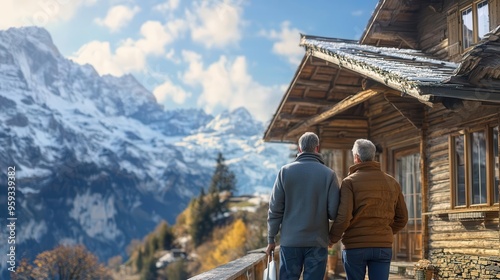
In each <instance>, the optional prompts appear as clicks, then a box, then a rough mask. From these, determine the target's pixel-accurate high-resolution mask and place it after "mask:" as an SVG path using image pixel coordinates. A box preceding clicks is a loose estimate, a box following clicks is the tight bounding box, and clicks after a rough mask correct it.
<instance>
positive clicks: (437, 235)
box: [424, 102, 500, 258]
mask: <svg viewBox="0 0 500 280" xmlns="http://www.w3.org/2000/svg"><path fill="white" fill-rule="evenodd" d="M467 106H469V107H470V108H467ZM497 108H498V109H497ZM498 112H500V107H492V106H486V107H483V106H479V103H476V102H469V103H466V108H464V109H463V110H462V111H460V112H452V111H450V110H447V109H446V108H444V107H443V106H441V105H435V107H434V108H432V109H429V110H428V112H427V120H428V122H427V123H428V129H427V132H426V135H425V138H426V139H425V141H426V147H427V148H426V150H425V155H424V156H425V158H426V164H427V166H428V174H426V176H427V178H428V184H429V186H428V190H429V191H428V194H427V195H428V211H429V214H428V216H429V219H428V234H429V244H428V248H429V250H430V251H431V252H432V251H436V250H437V251H439V252H445V253H453V254H464V255H482V256H499V255H500V254H499V248H500V240H499V228H498V225H499V219H498V211H496V212H487V216H486V218H485V219H484V220H479V221H473V222H464V221H453V220H450V219H449V217H448V213H453V210H452V209H451V187H450V161H449V144H448V143H449V135H450V134H453V133H456V132H458V131H460V130H461V129H464V128H468V127H477V126H478V125H482V124H484V125H486V124H488V123H492V122H493V123H497V124H498ZM496 207H497V208H498V206H496ZM489 208H490V209H491V207H489ZM465 211H466V210H465ZM431 258H432V256H431Z"/></svg>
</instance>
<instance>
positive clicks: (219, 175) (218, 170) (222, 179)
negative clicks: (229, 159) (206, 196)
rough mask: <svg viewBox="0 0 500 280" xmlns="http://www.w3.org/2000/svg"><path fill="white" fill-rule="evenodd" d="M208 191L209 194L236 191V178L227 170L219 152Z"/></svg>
mask: <svg viewBox="0 0 500 280" xmlns="http://www.w3.org/2000/svg"><path fill="white" fill-rule="evenodd" d="M208 189H209V192H210V193H213V192H222V191H229V192H234V191H235V190H236V177H235V175H234V173H233V172H232V171H231V170H229V167H228V166H227V165H226V163H225V159H224V156H222V153H220V152H219V154H218V156H217V164H216V166H215V171H214V174H213V175H212V181H211V183H210V187H209V188H208Z"/></svg>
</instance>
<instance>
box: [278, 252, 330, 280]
mask: <svg viewBox="0 0 500 280" xmlns="http://www.w3.org/2000/svg"><path fill="white" fill-rule="evenodd" d="M327 252H328V250H327V248H322V247H285V246H280V274H279V279H280V280H298V279H299V278H300V274H301V273H302V269H304V275H303V279H304V280H321V279H323V277H324V276H325V271H326V260H327Z"/></svg>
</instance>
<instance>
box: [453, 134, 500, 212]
mask: <svg viewBox="0 0 500 280" xmlns="http://www.w3.org/2000/svg"><path fill="white" fill-rule="evenodd" d="M495 127H497V129H498V128H500V127H499V125H498V124H490V125H483V126H480V127H475V128H470V129H463V130H460V131H458V132H456V133H453V134H450V135H449V141H448V143H449V155H448V156H449V160H450V165H449V166H450V193H451V209H470V208H484V207H489V206H495V205H498V204H499V203H498V202H497V201H494V198H495V194H494V193H493V192H494V191H495V162H494V160H495V157H494V155H493V152H494V147H493V132H494V128H495ZM481 131H482V132H485V135H486V165H485V167H486V202H485V203H480V204H473V203H472V191H473V188H472V187H473V186H472V158H471V157H472V148H471V137H472V133H475V132H481ZM497 133H499V132H497ZM457 136H463V137H464V143H463V146H464V165H465V166H464V172H465V174H464V176H465V179H464V182H465V204H464V205H456V202H457V199H456V194H457V185H456V184H457V182H456V178H457V177H456V176H457V173H456V169H457V168H456V167H457V163H456V157H455V151H456V150H455V149H456V145H455V138H456V137H457ZM497 137H498V135H497ZM497 139H498V138H497ZM499 142H500V141H499ZM497 144H499V143H497ZM499 158H500V157H499ZM499 161H500V160H499Z"/></svg>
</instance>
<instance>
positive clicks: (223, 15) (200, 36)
mask: <svg viewBox="0 0 500 280" xmlns="http://www.w3.org/2000/svg"><path fill="white" fill-rule="evenodd" d="M241 5H242V2H241V1H239V0H222V1H217V2H215V3H214V2H212V1H202V2H198V3H195V4H194V12H190V11H187V12H186V18H187V20H188V22H189V23H190V29H191V38H192V40H193V41H195V42H197V43H201V44H202V45H204V46H205V47H207V48H212V47H217V48H220V47H224V46H227V45H229V44H235V43H237V42H238V41H239V40H240V39H241V33H242V30H241V29H242V26H243V21H242V18H241V17H242V12H243V9H242V7H241Z"/></svg>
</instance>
